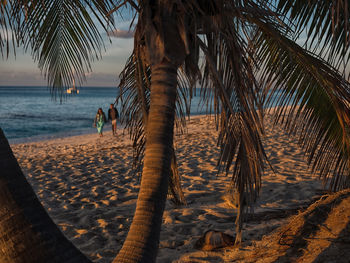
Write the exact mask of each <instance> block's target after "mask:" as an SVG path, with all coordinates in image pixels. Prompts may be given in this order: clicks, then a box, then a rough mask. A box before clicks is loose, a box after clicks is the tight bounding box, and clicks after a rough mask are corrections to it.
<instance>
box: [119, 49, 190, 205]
mask: <svg viewBox="0 0 350 263" xmlns="http://www.w3.org/2000/svg"><path fill="white" fill-rule="evenodd" d="M150 78H151V72H150V68H149V67H148V66H146V65H145V64H143V62H142V60H141V59H139V58H138V57H137V56H135V53H133V54H132V55H131V56H130V57H129V59H128V62H127V64H126V67H125V68H124V70H123V71H122V73H121V74H120V79H121V82H120V85H119V87H120V89H121V92H120V95H119V97H118V98H117V101H120V102H121V108H122V110H121V122H122V123H124V124H125V128H126V129H127V130H128V132H129V134H130V136H131V139H132V141H133V149H134V151H133V155H134V166H135V168H136V171H140V170H141V168H142V165H143V156H144V151H145V144H146V136H145V130H146V126H147V118H148V111H149V104H150ZM184 112H185V110H184V109H183V105H182V103H177V114H178V115H179V116H182V117H180V119H179V118H177V119H176V124H177V126H178V128H179V129H180V130H181V129H183V124H184V120H183V118H184V117H183V114H184ZM181 119H182V120H181ZM169 193H170V194H171V195H172V196H173V201H174V203H175V204H177V205H181V204H185V203H186V200H185V197H184V194H183V192H182V188H181V176H180V174H179V173H178V166H177V161H176V154H175V151H173V156H172V161H171V174H170V178H169Z"/></svg>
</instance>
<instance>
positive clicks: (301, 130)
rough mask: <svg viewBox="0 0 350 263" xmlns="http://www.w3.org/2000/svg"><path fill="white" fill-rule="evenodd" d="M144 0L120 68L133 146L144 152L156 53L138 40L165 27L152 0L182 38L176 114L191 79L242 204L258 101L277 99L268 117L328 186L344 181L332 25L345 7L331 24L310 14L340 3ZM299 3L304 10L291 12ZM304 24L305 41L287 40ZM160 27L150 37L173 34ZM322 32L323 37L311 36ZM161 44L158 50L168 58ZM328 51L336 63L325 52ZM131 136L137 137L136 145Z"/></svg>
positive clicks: (251, 175)
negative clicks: (214, 124) (293, 138)
mask: <svg viewBox="0 0 350 263" xmlns="http://www.w3.org/2000/svg"><path fill="white" fill-rule="evenodd" d="M151 2H152V1H142V2H140V5H139V9H140V10H139V13H138V15H139V23H138V24H137V27H136V33H135V50H134V53H133V56H132V58H131V59H130V60H129V62H130V63H129V64H128V66H127V68H126V69H130V67H131V68H133V70H124V71H123V73H122V74H121V80H122V81H121V85H120V88H121V89H122V93H121V96H120V100H121V101H123V105H124V110H123V112H124V113H125V114H124V118H125V120H126V123H129V124H130V126H129V127H130V128H131V130H132V131H134V132H133V133H132V134H133V136H134V137H133V138H134V141H135V145H138V146H139V148H138V151H137V152H138V153H142V152H143V150H142V148H143V145H144V133H143V125H144V123H145V122H146V121H147V118H144V113H145V112H147V108H148V106H147V105H148V104H149V97H148V95H147V94H148V92H149V78H151V71H150V66H151V65H152V59H154V58H152V57H151V55H150V54H147V49H146V48H145V47H146V46H147V45H148V43H149V42H150V40H149V39H150V38H151V36H149V32H148V31H147V30H149V27H150V26H154V28H153V29H152V30H160V31H161V30H165V29H164V28H165V26H164V25H165V22H164V21H163V20H162V16H161V14H160V16H154V17H157V20H152V19H153V18H152V15H150V14H151V13H152V10H151V9H150V6H152V4H159V5H163V6H164V9H168V10H172V11H170V13H172V14H174V16H176V19H177V27H176V30H178V32H177V33H173V36H179V37H180V39H181V41H182V42H183V45H182V47H183V50H180V51H178V52H179V56H180V57H181V53H184V54H185V59H184V60H183V62H182V64H180V67H179V72H178V73H179V77H178V95H179V96H178V104H177V109H178V110H177V112H178V116H179V117H182V120H184V118H183V116H184V115H185V114H186V113H188V111H187V109H189V108H190V107H189V103H190V100H188V98H190V97H191V96H192V94H193V88H194V87H195V84H196V82H195V81H196V80H197V81H198V82H197V84H198V83H200V85H201V87H202V91H201V95H202V96H203V98H204V100H203V101H204V103H205V104H207V105H209V108H210V109H212V110H214V112H215V113H216V116H217V118H216V119H217V121H218V128H219V129H220V135H219V144H220V145H221V146H222V147H221V149H222V151H221V156H220V160H219V164H220V165H221V167H226V171H227V172H232V174H233V177H232V186H233V188H235V189H238V191H239V192H240V193H241V197H240V198H241V199H240V202H245V203H248V204H252V203H253V202H254V200H255V198H256V196H257V195H258V193H259V189H260V187H261V180H260V178H261V174H262V171H263V168H264V165H265V161H264V160H266V155H265V153H264V150H263V146H262V143H261V135H262V134H263V122H262V119H263V112H264V110H263V108H262V107H263V106H264V107H270V106H280V107H279V108H278V109H279V110H277V111H276V114H275V116H276V121H280V122H282V123H284V124H285V128H287V129H289V130H290V132H292V133H295V134H297V135H298V136H299V138H300V144H301V145H302V146H303V147H304V149H305V151H306V153H307V156H308V159H309V162H310V163H311V164H312V167H313V168H314V169H315V170H317V171H319V172H320V174H321V176H322V177H323V178H324V180H325V182H328V183H329V185H330V186H331V187H332V188H333V189H334V190H336V189H339V188H343V187H346V186H348V171H349V134H348V130H349V118H348V116H349V106H348V102H349V99H350V98H349V92H348V88H349V83H348V82H347V81H345V80H344V78H343V77H342V75H341V74H340V73H339V71H338V69H339V61H340V60H342V61H343V63H344V61H345V62H346V59H345V58H346V56H347V54H348V44H347V42H346V40H345V37H344V34H345V33H344V30H345V29H344V30H343V31H342V32H343V33H336V32H338V31H339V30H340V28H345V27H346V26H345V25H346V23H345V21H344V19H345V17H346V14H345V13H344V14H340V13H338V14H337V15H338V16H339V19H338V21H335V22H334V24H333V27H334V28H333V31H332V30H331V31H329V30H326V29H325V25H324V24H325V23H323V22H320V21H319V20H317V19H316V18H315V16H314V15H312V14H314V10H315V8H316V7H317V8H322V9H324V10H326V9H327V8H328V9H329V11H328V13H327V16H329V15H332V12H333V11H334V10H337V8H338V4H339V3H340V2H338V3H335V2H334V3H333V2H332V1H324V2H327V3H328V5H327V8H326V7H325V4H324V3H320V1H309V2H308V1H303V2H305V4H303V5H302V7H301V5H298V4H297V2H298V1H277V2H276V3H275V2H274V1H271V2H270V3H268V1H209V0H208V1H185V2H181V1H166V3H163V2H162V1H159V2H157V3H154V2H152V4H150V3H151ZM292 2H295V3H296V4H295V5H292V4H291V3H292ZM321 2H323V1H321ZM317 3H319V5H317ZM334 4H335V5H334ZM299 8H300V9H301V8H302V10H303V11H302V12H303V14H304V15H297V14H299V12H301V11H298V10H299ZM328 9H327V10H328ZM332 10H333V11H332ZM293 12H295V13H296V14H294V13H293ZM292 13H293V15H292ZM159 17H160V18H159ZM306 18H307V19H308V20H307V19H306ZM164 19H165V18H164ZM342 20H343V21H342ZM140 21H141V22H140ZM324 21H326V20H324ZM163 22H164V23H163ZM310 24H311V28H312V29H311V31H308V32H309V33H308V34H309V35H308V38H307V41H309V43H310V41H311V44H310V45H304V46H299V45H298V44H297V43H296V42H295V40H296V39H297V38H298V36H299V35H300V33H301V30H302V29H305V28H306V27H308V26H310ZM313 24H315V25H313ZM317 28H318V29H320V28H321V34H320V33H319V31H317V32H318V33H319V35H318V37H319V38H316V37H315V34H316V33H315V32H316V30H317ZM328 29H329V28H328ZM337 30H338V31H337ZM346 30H347V27H346ZM346 30H345V32H347V31H346ZM312 32H313V33H312ZM331 33H332V34H331ZM167 34H168V32H165V31H162V32H161V34H160V35H163V36H164V38H163V39H161V40H157V41H159V42H160V43H161V45H164V46H166V45H167V43H168V42H171V38H170V39H168V38H169V36H167ZM346 34H347V33H346ZM168 35H169V34H168ZM323 38H325V39H326V41H319V42H316V44H317V45H313V44H312V43H314V42H312V41H316V40H317V41H318V40H319V39H323ZM334 43H338V45H334ZM178 47H181V45H178ZM316 47H321V51H317V50H316V49H315V48H316ZM325 50H327V52H326V51H325ZM166 52H167V50H165V51H164V54H165V55H164V56H165V57H167V56H168V57H167V58H168V59H169V60H171V59H172V57H171V54H170V55H169V54H167V53H166ZM325 52H326V54H327V55H326V56H323V55H324V54H325ZM331 53H332V54H334V55H335V56H336V57H337V58H338V60H337V61H335V60H332V59H331V57H332V55H330V54H331ZM266 84H268V85H266ZM181 94H182V95H184V96H180V95H181ZM126 101H128V102H126ZM131 101H132V102H131ZM136 105H138V106H136ZM325 105H326V106H325ZM136 115H137V116H138V117H137V118H132V116H136ZM132 119H133V120H134V123H133V122H132ZM136 120H137V121H136ZM132 123H133V124H132ZM180 123H181V122H180ZM138 140H140V142H141V141H142V143H140V144H137V141H138ZM232 165H233V166H232ZM231 168H232V169H231ZM330 175H333V177H329V176H330ZM243 199H244V200H243Z"/></svg>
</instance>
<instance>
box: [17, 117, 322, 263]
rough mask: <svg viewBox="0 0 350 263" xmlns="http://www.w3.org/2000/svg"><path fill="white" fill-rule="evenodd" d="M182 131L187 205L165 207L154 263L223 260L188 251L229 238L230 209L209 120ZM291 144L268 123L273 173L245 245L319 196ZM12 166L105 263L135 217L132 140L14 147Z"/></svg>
mask: <svg viewBox="0 0 350 263" xmlns="http://www.w3.org/2000/svg"><path fill="white" fill-rule="evenodd" d="M187 128H188V133H185V134H179V133H177V134H176V144H175V145H176V154H177V158H178V164H179V171H180V174H181V176H182V187H183V191H184V194H185V197H186V201H187V203H188V204H187V205H186V206H181V207H176V206H174V204H173V203H172V202H170V201H168V202H167V206H166V210H165V213H164V217H163V226H162V232H161V241H160V250H159V253H158V261H157V262H164V263H166V262H178V263H180V262H188V263H189V262H225V261H226V260H225V251H224V250H221V251H217V252H204V251H199V250H196V249H194V248H193V245H194V243H195V242H196V241H197V240H198V239H199V238H200V237H201V235H202V234H203V233H204V232H206V231H207V230H218V231H222V232H225V233H227V234H230V235H234V220H235V210H234V209H233V208H232V206H230V204H229V203H227V202H226V201H225V198H224V196H225V194H226V190H227V187H228V185H229V183H230V175H229V176H226V174H218V173H217V168H216V163H217V159H218V154H219V148H218V147H217V145H216V138H217V131H216V130H215V125H214V118H213V117H211V118H209V117H206V116H194V117H191V120H190V121H189V123H188V126H187ZM296 142H297V140H296V139H295V138H292V137H291V136H289V135H288V134H287V133H285V132H284V131H283V130H282V129H281V128H280V127H279V126H276V127H273V126H272V124H271V119H270V117H267V119H266V136H265V138H264V141H263V143H264V146H265V150H266V153H267V156H268V157H269V160H270V162H271V164H272V165H273V167H274V169H275V172H273V171H272V170H271V169H270V168H269V167H266V170H265V173H264V175H263V178H262V182H263V185H262V191H261V194H260V198H259V199H258V202H257V204H256V207H255V209H254V211H255V213H254V214H252V215H249V216H248V218H247V222H246V223H245V224H244V232H243V245H249V244H250V243H251V241H254V240H261V239H262V237H263V236H264V235H266V234H269V233H271V232H272V231H273V230H275V229H276V228H278V227H279V226H281V225H282V224H284V223H285V222H286V220H287V218H288V216H290V215H292V214H295V213H297V210H298V209H299V208H305V207H307V206H308V204H310V203H311V202H312V201H313V200H315V199H316V198H318V197H319V196H320V195H321V194H323V193H324V191H323V187H322V184H321V182H320V181H319V180H318V177H317V175H313V174H312V173H311V171H310V169H309V168H308V165H307V163H306V160H305V157H304V155H303V153H302V151H301V150H300V148H299V147H298V145H297V143H296ZM11 147H12V150H13V152H14V154H15V156H16V158H17V159H18V162H19V164H20V166H21V168H22V170H23V172H24V174H25V175H26V177H27V178H28V180H29V182H30V183H31V185H32V186H33V188H34V190H35V192H36V193H37V195H38V197H39V199H40V200H41V202H42V203H43V205H44V207H45V208H46V209H47V210H48V212H49V214H50V216H51V217H52V218H53V219H54V221H55V222H56V223H57V224H58V225H59V227H60V228H61V229H62V231H63V232H64V234H65V235H66V236H67V237H68V238H69V239H70V240H72V241H73V243H74V244H75V245H76V246H77V247H78V248H79V249H80V250H81V251H82V252H83V253H85V254H86V255H87V256H88V257H90V258H91V259H92V260H93V261H94V262H99V263H102V262H103V263H105V262H106V263H107V262H111V261H112V259H113V258H114V257H115V255H116V254H117V252H118V250H119V249H120V248H121V245H122V242H123V240H124V238H125V236H126V234H127V231H128V228H129V226H130V223H131V220H132V215H133V213H134V209H135V204H136V198H137V192H138V189H139V180H140V177H139V175H138V174H135V171H134V169H133V166H132V163H133V158H132V142H131V141H130V140H129V136H128V134H126V133H124V132H123V130H118V136H117V138H115V137H113V136H112V134H111V131H109V129H108V131H106V132H105V136H104V137H103V138H99V137H98V135H97V134H85V135H79V136H73V137H66V138H58V139H54V140H48V141H40V142H33V143H23V144H12V145H11Z"/></svg>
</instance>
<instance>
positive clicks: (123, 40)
mask: <svg viewBox="0 0 350 263" xmlns="http://www.w3.org/2000/svg"><path fill="white" fill-rule="evenodd" d="M130 19H131V18H128V16H127V15H126V16H124V17H123V19H118V20H117V23H116V27H117V29H118V32H117V34H114V36H113V35H112V36H111V40H112V44H111V43H110V42H109V41H108V38H107V33H106V32H102V33H101V35H102V36H103V38H104V39H106V41H105V47H106V50H105V51H102V59H101V60H99V61H96V60H95V61H93V62H92V63H91V66H92V72H86V82H85V83H83V85H82V86H94V87H115V86H117V85H118V83H119V78H118V75H119V74H120V72H121V71H122V69H123V67H124V65H125V63H126V61H127V59H128V57H129V56H130V55H131V53H132V50H133V45H134V39H133V36H132V32H130V31H129V25H130V21H131V20H130ZM101 31H102V30H101ZM46 85H47V81H46V79H45V77H44V75H43V74H42V73H41V71H40V69H39V68H38V64H37V63H36V62H35V61H34V60H33V58H32V56H31V54H30V52H27V53H25V52H24V50H23V48H22V47H19V48H16V56H14V52H13V51H12V52H10V55H9V57H8V58H7V59H6V58H2V59H0V86H46Z"/></svg>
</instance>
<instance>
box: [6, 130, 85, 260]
mask: <svg viewBox="0 0 350 263" xmlns="http://www.w3.org/2000/svg"><path fill="white" fill-rule="evenodd" d="M0 262H7V263H24V262H25V263H44V262H45V263H46V262H53V263H61V262H71V263H75V262H76V263H85V262H91V261H90V260H89V259H87V258H86V257H85V256H84V255H83V254H82V253H81V252H80V251H79V250H78V249H77V248H75V247H74V245H73V244H72V243H71V242H70V241H69V240H68V239H67V238H66V237H65V236H64V235H63V233H62V232H61V231H60V230H59V229H58V227H57V226H56V225H55V223H54V222H53V221H52V220H51V218H50V217H49V215H48V214H47V212H46V211H45V209H44V208H43V207H42V205H41V204H40V202H39V200H38V199H37V197H36V195H35V193H34V191H33V189H32V188H31V186H30V185H29V183H28V182H27V180H26V178H25V177H24V175H23V173H22V171H21V168H20V167H19V165H18V163H17V160H16V158H15V157H14V155H13V153H12V150H11V148H10V146H9V144H8V141H7V139H6V138H5V135H4V133H3V131H2V130H1V129H0Z"/></svg>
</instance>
